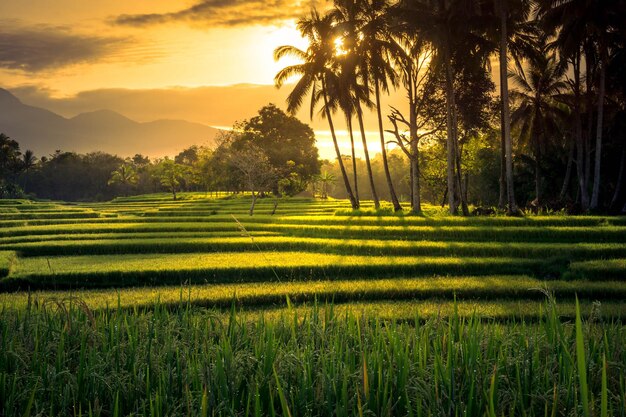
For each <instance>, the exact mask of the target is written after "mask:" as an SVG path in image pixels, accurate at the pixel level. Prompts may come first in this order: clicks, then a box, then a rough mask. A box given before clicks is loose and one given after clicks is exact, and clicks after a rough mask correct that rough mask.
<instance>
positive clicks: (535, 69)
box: [511, 41, 567, 206]
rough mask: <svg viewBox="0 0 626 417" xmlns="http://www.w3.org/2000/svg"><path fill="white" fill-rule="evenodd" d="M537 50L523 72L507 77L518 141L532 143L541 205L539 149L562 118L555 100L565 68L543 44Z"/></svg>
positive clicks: (536, 185)
mask: <svg viewBox="0 0 626 417" xmlns="http://www.w3.org/2000/svg"><path fill="white" fill-rule="evenodd" d="M541 44H543V45H541ZM538 50H539V51H540V52H541V53H539V54H536V56H534V57H533V58H532V59H531V60H530V61H529V65H528V67H527V69H526V71H524V72H522V71H521V70H519V69H518V70H516V71H515V72H514V73H512V74H511V78H512V80H513V81H514V83H515V85H516V89H515V90H513V91H512V92H511V97H512V98H513V100H514V101H515V102H517V103H518V106H517V108H516V110H515V111H514V112H513V115H512V122H513V125H515V126H516V127H518V128H519V131H520V138H521V139H526V138H528V139H530V142H531V143H532V148H533V153H534V159H535V204H536V205H537V206H539V205H541V179H542V174H541V150H542V148H543V147H544V146H545V143H544V141H545V140H546V138H547V136H548V134H549V133H550V132H554V131H556V130H558V126H557V124H558V120H561V119H563V118H564V117H565V113H564V112H563V111H562V109H561V107H560V105H559V103H558V102H557V97H558V96H559V95H560V94H561V92H562V91H563V90H564V89H565V88H566V86H567V85H566V83H565V82H564V81H563V76H564V75H565V70H566V68H565V67H564V66H562V65H559V63H558V62H557V59H556V56H555V54H554V53H552V54H549V53H548V50H547V47H546V46H545V41H539V48H538Z"/></svg>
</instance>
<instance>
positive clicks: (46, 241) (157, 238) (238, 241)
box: [0, 231, 626, 260]
mask: <svg viewBox="0 0 626 417" xmlns="http://www.w3.org/2000/svg"><path fill="white" fill-rule="evenodd" d="M251 233H254V240H251V239H250V238H249V237H246V236H241V233H240V232H214V233H211V235H210V237H199V236H198V235H195V234H190V235H189V236H184V235H182V234H177V235H176V237H171V235H170V236H168V237H164V236H163V235H162V234H157V233H153V234H148V233H141V234H138V233H137V234H132V235H126V236H120V235H119V234H118V235H115V237H116V238H115V239H113V238H111V236H112V235H105V234H99V235H98V239H94V236H93V235H92V234H82V235H68V236H64V235H53V236H50V237H48V236H46V235H43V236H41V235H38V236H24V237H15V238H2V239H0V242H2V244H3V247H5V248H7V249H10V250H15V251H18V252H19V253H20V255H21V256H29V257H30V256H61V255H99V254H131V253H132V254H136V253H189V252H230V251H239V252H249V251H253V252H256V251H259V250H263V251H313V252H324V253H335V254H342V255H356V254H360V255H377V256H379V255H388V256H391V255H395V256H409V255H410V256H470V257H472V256H478V257H497V256H506V257H515V258H537V257H566V258H571V259H577V260H581V259H598V258H607V257H608V258H612V257H626V244H622V243H529V242H522V243H517V242H502V243H496V242H441V241H406V240H378V239H332V238H328V239H322V238H300V237H291V236H264V235H263V234H264V233H272V232H263V231H258V232H251ZM146 235H148V236H146ZM166 236H167V234H166ZM120 237H124V238H123V239H122V238H120Z"/></svg>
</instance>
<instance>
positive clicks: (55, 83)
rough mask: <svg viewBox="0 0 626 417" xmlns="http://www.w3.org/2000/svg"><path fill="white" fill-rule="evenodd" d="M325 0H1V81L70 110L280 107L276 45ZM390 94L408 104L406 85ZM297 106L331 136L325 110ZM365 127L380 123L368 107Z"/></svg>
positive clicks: (143, 117)
mask: <svg viewBox="0 0 626 417" xmlns="http://www.w3.org/2000/svg"><path fill="white" fill-rule="evenodd" d="M324 1H325V0H301V1H290V0H267V1H265V0H124V1H122V0H89V1H84V0H55V1H51V0H19V1H0V87H2V88H7V89H9V90H10V91H12V92H13V93H14V94H16V95H17V96H18V97H19V98H20V99H21V100H22V101H23V102H25V103H26V104H31V105H35V106H40V107H44V108H47V109H49V110H52V111H55V112H57V113H59V114H62V115H64V116H67V117H70V116H74V115H76V114H78V113H81V112H85V111H93V110H98V109H102V108H106V109H111V110H114V111H118V112H120V113H122V114H124V115H125V116H128V117H131V118H133V119H136V120H138V121H151V120H155V119H161V118H169V119H185V120H189V121H193V122H200V123H204V124H207V125H212V126H231V125H232V124H233V123H234V122H235V121H238V120H242V119H246V118H249V117H252V116H253V115H254V114H255V113H256V111H257V110H258V109H259V108H260V107H261V106H263V105H265V104H267V103H268V102H274V103H276V104H277V105H279V106H281V107H284V98H285V96H286V95H287V94H288V89H289V86H288V85H287V86H285V87H284V88H283V89H282V90H281V91H276V90H275V89H274V88H273V87H271V85H272V84H273V77H274V75H275V74H276V72H277V71H278V70H279V69H280V68H281V67H283V66H285V65H288V64H289V63H290V62H289V61H288V60H283V61H281V62H279V63H277V62H274V60H273V56H272V55H273V50H274V49H275V48H276V47H277V46H280V45H284V44H291V45H296V46H298V47H301V48H303V47H306V42H305V41H304V40H303V39H302V38H301V37H300V35H299V33H298V32H297V30H296V29H295V21H296V19H297V18H298V17H300V16H302V15H304V14H306V13H308V12H309V11H310V9H311V6H312V5H313V4H315V5H316V6H317V7H324V5H325V4H326V3H324ZM292 62H293V61H292ZM215 86H221V88H215ZM387 100H388V103H390V104H393V105H394V106H402V102H403V101H404V99H403V94H402V93H401V92H398V93H395V94H393V96H392V97H391V98H389V99H387ZM385 108H386V106H385ZM298 116H299V117H300V118H301V119H302V120H304V121H306V122H309V123H311V124H312V125H313V127H314V128H315V129H316V131H317V132H318V137H319V138H321V139H326V140H328V133H327V132H324V131H325V130H327V124H326V122H325V121H324V120H321V119H320V118H319V117H317V118H315V119H314V120H313V121H312V122H311V121H309V120H308V109H304V110H303V111H301V112H300V113H299V114H298ZM338 119H339V117H338ZM337 124H338V129H342V128H343V123H342V121H338V123H337ZM366 127H367V129H368V130H372V131H374V130H375V129H376V120H375V118H374V117H373V115H372V114H370V115H368V117H366ZM370 136H372V142H373V143H376V141H377V140H376V137H374V136H373V133H372V135H370ZM344 140H345V136H344ZM320 147H321V148H324V147H326V148H327V149H328V152H324V155H325V156H327V157H331V156H332V150H331V149H330V148H329V147H328V146H327V145H324V144H321V143H320ZM321 150H323V149H321ZM373 150H374V151H376V148H375V147H374V149H373Z"/></svg>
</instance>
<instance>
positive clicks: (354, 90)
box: [331, 0, 380, 210]
mask: <svg viewBox="0 0 626 417" xmlns="http://www.w3.org/2000/svg"><path fill="white" fill-rule="evenodd" d="M334 5H335V7H334V8H333V10H332V11H331V14H332V16H333V19H334V21H335V23H336V25H335V31H336V34H337V39H338V40H339V41H340V46H341V53H340V54H339V56H338V57H337V60H338V61H339V65H340V69H341V81H342V85H343V87H342V89H344V90H345V91H344V92H343V93H342V94H341V97H342V98H343V100H342V101H343V105H342V108H344V113H346V119H347V124H348V131H349V132H350V144H351V148H352V164H353V170H354V177H355V180H354V181H355V193H356V198H357V199H358V191H357V188H356V187H357V185H358V183H357V179H356V178H357V177H358V174H357V170H356V155H355V151H354V139H353V135H352V130H353V129H352V116H354V115H355V116H356V118H357V121H358V124H359V131H360V134H361V141H362V143H363V153H364V156H365V165H366V169H367V175H368V182H369V185H370V191H371V193H372V199H373V200H374V208H375V209H376V210H378V209H379V208H380V201H379V199H378V193H377V192H376V186H375V184H374V175H373V172H372V164H371V160H370V154H369V147H368V144H367V138H366V135H365V127H364V123H363V106H365V107H367V108H370V107H373V103H372V101H371V100H370V94H371V91H370V88H369V86H368V80H367V77H368V75H367V74H368V71H367V51H366V50H365V49H364V48H363V37H362V36H361V27H362V25H363V15H362V7H361V2H360V1H358V0H335V2H334ZM348 114H349V116H348Z"/></svg>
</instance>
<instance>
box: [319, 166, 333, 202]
mask: <svg viewBox="0 0 626 417" xmlns="http://www.w3.org/2000/svg"><path fill="white" fill-rule="evenodd" d="M336 180H337V178H336V177H335V176H334V175H333V174H331V173H330V172H328V171H322V173H321V174H319V175H318V176H317V177H316V178H315V182H316V183H318V184H319V185H320V197H321V198H324V199H326V198H328V189H329V187H330V186H331V185H333V184H334V183H335V181H336Z"/></svg>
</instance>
